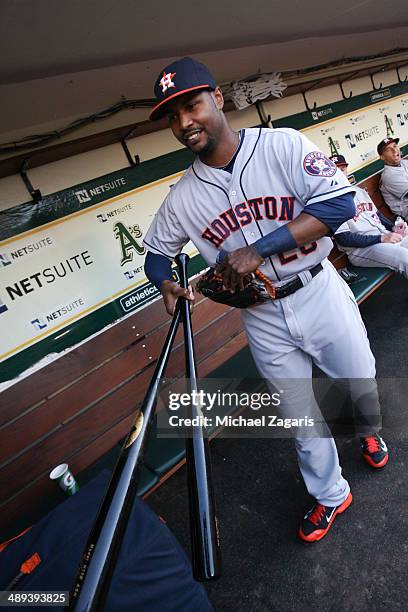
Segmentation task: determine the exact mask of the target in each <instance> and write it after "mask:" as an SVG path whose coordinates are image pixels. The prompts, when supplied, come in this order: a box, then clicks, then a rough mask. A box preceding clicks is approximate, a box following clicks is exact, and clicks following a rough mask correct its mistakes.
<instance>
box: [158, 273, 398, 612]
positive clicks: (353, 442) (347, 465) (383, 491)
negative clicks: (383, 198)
mask: <svg viewBox="0 0 408 612" xmlns="http://www.w3.org/2000/svg"><path fill="white" fill-rule="evenodd" d="M361 312H362V315H363V319H364V322H365V324H366V327H367V331H368V335H369V338H370V342H371V346H372V349H373V352H374V355H375V356H376V359H377V373H378V377H380V378H381V377H390V378H391V377H400V378H403V377H406V378H408V363H407V358H406V348H407V343H408V281H406V280H404V279H403V278H401V277H398V278H392V279H391V280H390V281H388V282H387V283H386V284H385V285H384V286H383V287H382V288H381V289H380V290H379V291H377V292H376V293H375V294H374V296H372V297H371V298H369V299H368V301H367V302H366V303H365V304H363V305H362V306H361ZM334 324H335V323H334ZM336 324H341V322H340V321H338V322H337V323H336ZM241 371H242V370H241ZM382 404H383V408H384V410H385V411H386V412H387V413H388V414H390V415H391V416H392V409H393V406H392V400H390V399H387V398H383V397H382ZM407 408H408V399H407ZM407 414H408V413H407ZM407 420H408V417H407ZM389 423H390V427H388V428H387V431H386V432H384V437H385V438H386V441H387V443H388V446H389V449H390V462H389V464H388V465H387V466H386V468H385V469H384V470H382V471H379V472H375V471H373V470H371V469H370V468H369V466H368V465H366V464H365V462H363V460H362V458H361V456H360V452H359V442H358V440H357V439H352V438H350V437H344V436H343V437H339V438H337V444H338V449H339V454H340V459H341V464H342V467H343V472H344V474H345V476H346V478H347V479H348V480H349V482H350V484H351V488H352V493H353V496H354V501H353V504H352V505H351V506H350V508H349V509H348V510H347V511H346V512H345V513H344V514H343V515H341V516H338V517H337V518H336V521H335V523H334V525H333V527H332V529H331V531H330V532H329V534H328V535H327V536H326V537H325V538H324V539H323V540H322V541H321V542H317V543H315V544H306V543H303V542H301V541H300V540H298V539H297V536H296V531H297V528H298V525H299V521H300V519H301V517H302V513H303V512H304V511H305V510H307V509H308V508H309V507H310V505H311V503H310V498H309V496H308V494H307V492H306V490H305V488H304V485H303V482H302V480H301V478H300V474H299V472H298V469H297V463H296V457H295V451H294V448H293V443H292V441H291V440H284V439H274V440H265V439H259V440H249V439H246V440H238V439H222V438H218V439H216V440H214V441H213V442H212V443H211V454H212V461H213V473H214V482H215V488H216V498H217V506H218V515H219V519H220V525H221V539H222V553H223V575H222V577H221V578H220V580H218V581H216V582H214V583H210V584H208V585H207V592H208V594H209V596H210V598H211V601H212V602H213V604H214V607H215V609H216V610H217V611H228V612H230V611H231V612H250V611H254V612H255V611H256V612H274V611H277V612H289V611H291V612H297V611H299V612H300V611H301V612H303V611H304V610H305V611H306V610H309V609H316V610H320V611H322V612H326V611H330V612H337V611H341V612H343V611H351V610H353V611H363V610H364V611H365V610H367V611H368V610H370V611H372V610H375V611H376V612H380V611H384V612H385V611H387V612H390V611H392V612H397V611H399V610H406V609H407V601H408V580H407V568H408V538H407V528H408V518H407V506H408V492H407V481H408V477H407V469H406V465H407V462H408V435H407V428H406V427H405V430H404V431H403V430H402V428H401V427H399V426H397V425H395V424H392V419H391V421H389ZM398 423H400V421H398ZM148 503H149V505H150V506H151V507H152V508H153V509H154V510H155V511H156V512H158V513H159V514H161V515H162V516H164V517H165V518H166V520H167V524H168V526H169V527H170V528H171V529H172V530H173V531H174V533H175V534H176V535H177V537H178V539H179V541H180V542H181V543H182V544H183V545H184V547H185V549H186V550H187V551H189V547H190V536H189V530H188V518H187V517H188V502H187V490H186V473H185V467H184V468H183V469H182V470H180V471H179V472H178V473H177V474H176V475H175V476H174V477H173V478H171V479H170V480H169V481H168V482H167V483H166V484H165V485H163V486H162V487H161V488H160V489H159V490H158V491H157V492H156V493H155V494H154V495H151V496H150V497H149V498H148Z"/></svg>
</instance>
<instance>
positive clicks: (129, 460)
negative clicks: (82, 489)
mask: <svg viewBox="0 0 408 612" xmlns="http://www.w3.org/2000/svg"><path fill="white" fill-rule="evenodd" d="M179 323H180V302H178V303H177V306H176V310H175V313H174V316H173V320H172V322H171V325H170V329H169V331H168V334H167V337H166V340H165V343H164V345H163V349H162V351H161V354H160V357H159V359H158V361H157V364H156V368H155V370H154V374H153V377H152V379H151V381H150V385H149V388H148V390H147V392H146V395H145V397H144V400H143V402H142V405H141V407H140V410H139V412H138V415H137V417H136V421H135V423H134V425H133V427H132V429H131V430H130V432H129V434H128V436H127V438H126V441H125V443H124V445H123V448H122V450H121V453H120V455H119V458H118V461H117V463H116V466H115V468H114V471H113V474H112V478H111V480H110V483H109V486H108V489H107V492H106V494H105V497H104V499H103V501H102V504H101V506H100V508H99V511H98V515H97V517H96V519H95V522H94V525H93V528H92V530H91V533H90V535H89V538H88V541H87V544H86V547H85V550H84V554H83V556H82V560H81V562H80V565H79V569H78V573H77V576H76V578H75V583H74V588H73V590H72V591H71V596H70V610H75V612H90V611H99V610H101V609H102V607H103V604H104V603H105V601H106V596H107V593H108V589H109V583H110V580H111V578H112V573H113V570H114V568H115V563H116V560H117V557H118V554H119V550H120V545H121V542H122V539H123V535H124V531H125V529H126V525H127V522H128V518H129V515H130V512H131V509H132V505H133V502H134V499H135V496H136V490H137V485H138V476H139V471H140V467H141V461H142V457H143V450H144V443H145V441H146V439H147V433H148V431H149V426H150V423H151V421H152V418H153V415H154V408H155V406H156V401H157V393H158V388H159V384H160V379H161V378H162V375H163V372H164V370H165V368H166V365H167V361H168V358H169V356H170V353H171V349H172V345H173V342H174V338H175V336H176V333H177V329H178V326H179Z"/></svg>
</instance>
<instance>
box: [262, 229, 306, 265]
mask: <svg viewBox="0 0 408 612" xmlns="http://www.w3.org/2000/svg"><path fill="white" fill-rule="evenodd" d="M251 246H253V247H254V248H255V250H256V252H257V253H258V255H260V256H261V257H263V258H264V259H265V258H266V257H269V255H275V254H276V253H286V251H292V249H297V246H298V245H297V243H296V240H295V239H294V237H293V236H292V234H291V233H290V231H289V229H288V227H287V226H286V225H282V226H281V227H279V228H278V229H277V230H274V231H273V232H271V233H270V234H267V235H266V236H263V237H262V238H259V240H257V241H256V242H254V243H253V244H252V245H251Z"/></svg>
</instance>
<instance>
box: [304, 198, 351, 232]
mask: <svg viewBox="0 0 408 612" xmlns="http://www.w3.org/2000/svg"><path fill="white" fill-rule="evenodd" d="M303 212H304V213H306V214H308V215H311V216H312V217H316V219H319V221H321V222H322V223H324V224H325V225H327V227H328V228H329V229H330V230H331V234H334V233H335V231H336V230H338V229H339V227H340V225H341V224H342V223H344V222H345V221H348V219H352V218H353V217H354V215H355V214H356V205H355V204H354V198H353V192H351V193H344V194H343V195H341V196H337V197H335V198H330V199H328V200H324V202H316V203H315V204H310V205H309V206H306V207H305V208H304V210H303Z"/></svg>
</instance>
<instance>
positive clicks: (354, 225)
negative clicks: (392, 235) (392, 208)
mask: <svg viewBox="0 0 408 612" xmlns="http://www.w3.org/2000/svg"><path fill="white" fill-rule="evenodd" d="M354 189H355V190H356V193H355V196H354V202H355V205H356V214H355V216H354V217H353V218H352V219H349V220H348V221H346V222H345V223H343V224H342V225H340V227H339V229H338V230H337V231H336V233H335V235H336V236H337V235H338V234H342V233H343V232H359V233H362V234H367V235H370V236H377V235H378V234H388V233H389V232H388V230H387V229H386V228H385V227H384V225H383V224H382V223H381V220H380V218H379V216H378V214H377V213H378V210H377V207H376V205H375V204H374V202H373V201H372V199H371V198H370V196H369V195H368V193H367V192H366V190H365V189H361V187H356V186H354ZM338 247H339V249H340V250H341V251H344V252H345V253H350V252H352V251H353V250H354V247H352V248H351V247H344V246H341V245H338Z"/></svg>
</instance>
